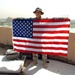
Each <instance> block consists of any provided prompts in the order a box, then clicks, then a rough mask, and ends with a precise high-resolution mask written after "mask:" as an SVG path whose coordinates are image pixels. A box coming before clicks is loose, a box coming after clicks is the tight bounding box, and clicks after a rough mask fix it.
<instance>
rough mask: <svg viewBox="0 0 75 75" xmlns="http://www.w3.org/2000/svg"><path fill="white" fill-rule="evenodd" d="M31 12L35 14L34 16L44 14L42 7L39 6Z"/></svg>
mask: <svg viewBox="0 0 75 75" xmlns="http://www.w3.org/2000/svg"><path fill="white" fill-rule="evenodd" d="M33 13H34V14H35V15H36V18H40V17H41V15H43V14H44V12H42V9H41V8H36V9H35V11H34V12H33Z"/></svg>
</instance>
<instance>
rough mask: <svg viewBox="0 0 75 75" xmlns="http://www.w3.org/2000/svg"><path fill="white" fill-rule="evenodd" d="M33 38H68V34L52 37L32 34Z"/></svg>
mask: <svg viewBox="0 0 75 75" xmlns="http://www.w3.org/2000/svg"><path fill="white" fill-rule="evenodd" d="M33 38H36V39H40V38H42V39H44V38H45V39H61V40H62V39H66V40H67V39H68V36H53V37H51V36H33Z"/></svg>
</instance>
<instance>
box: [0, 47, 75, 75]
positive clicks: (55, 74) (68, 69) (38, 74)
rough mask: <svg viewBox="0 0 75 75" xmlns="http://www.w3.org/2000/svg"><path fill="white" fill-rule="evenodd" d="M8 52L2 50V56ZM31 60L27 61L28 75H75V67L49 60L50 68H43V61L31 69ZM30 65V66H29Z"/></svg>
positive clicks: (0, 53)
mask: <svg viewBox="0 0 75 75" xmlns="http://www.w3.org/2000/svg"><path fill="white" fill-rule="evenodd" d="M5 52H6V50H5V49H2V48H0V55H3V54H5ZM31 62H32V61H31V60H27V61H26V69H25V70H24V72H25V73H27V74H28V75H75V66H74V65H70V64H66V63H63V62H60V61H55V60H49V63H48V68H47V69H45V68H43V65H42V63H43V62H42V61H41V60H38V64H37V65H36V66H33V67H31V64H30V63H31ZM29 64H30V65H29ZM28 65H29V66H28ZM27 66H28V67H27ZM0 75H18V74H0Z"/></svg>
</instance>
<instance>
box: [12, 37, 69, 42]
mask: <svg viewBox="0 0 75 75" xmlns="http://www.w3.org/2000/svg"><path fill="white" fill-rule="evenodd" d="M13 39H20V40H29V41H36V42H68V40H66V39H62V40H61V39H42V40H40V39H35V38H34V39H31V38H22V37H13Z"/></svg>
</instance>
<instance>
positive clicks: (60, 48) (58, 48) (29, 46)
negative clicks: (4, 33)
mask: <svg viewBox="0 0 75 75" xmlns="http://www.w3.org/2000/svg"><path fill="white" fill-rule="evenodd" d="M14 45H15V47H23V48H34V49H52V50H66V49H67V47H62V46H61V47H60V46H59V47H54V46H51V47H50V46H48V47H43V46H35V45H33V46H32V45H22V44H14ZM64 46H65V45H64ZM66 46H67V45H66Z"/></svg>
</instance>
